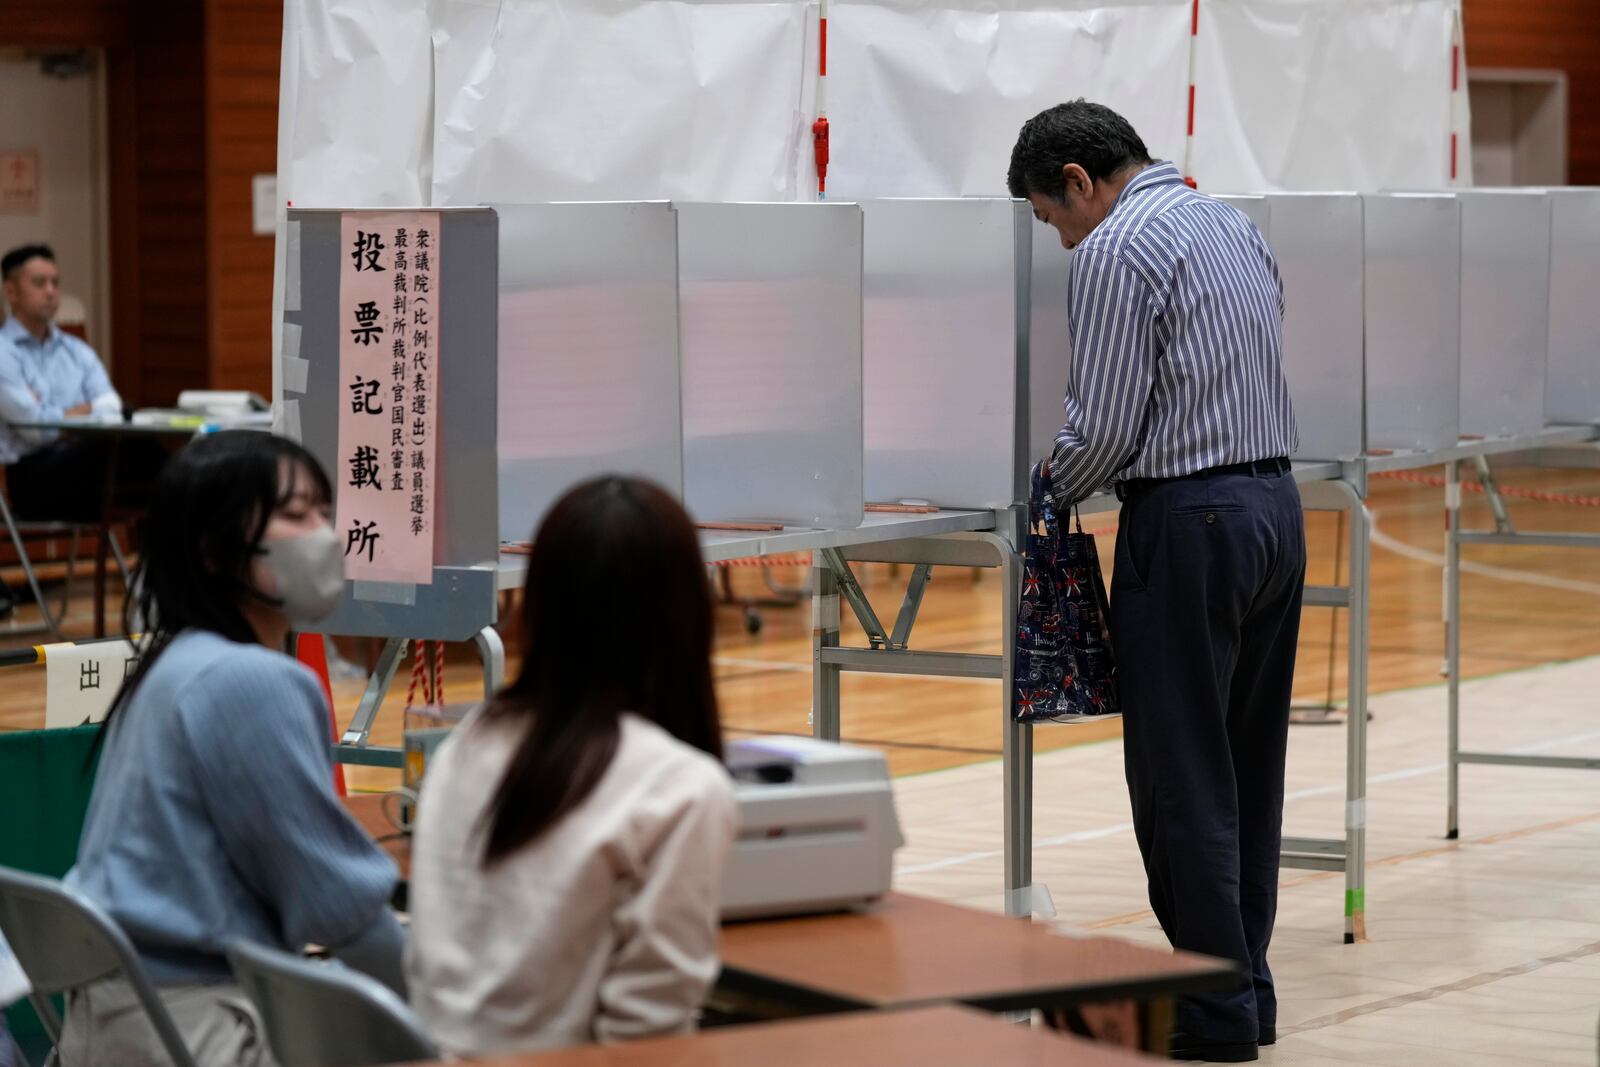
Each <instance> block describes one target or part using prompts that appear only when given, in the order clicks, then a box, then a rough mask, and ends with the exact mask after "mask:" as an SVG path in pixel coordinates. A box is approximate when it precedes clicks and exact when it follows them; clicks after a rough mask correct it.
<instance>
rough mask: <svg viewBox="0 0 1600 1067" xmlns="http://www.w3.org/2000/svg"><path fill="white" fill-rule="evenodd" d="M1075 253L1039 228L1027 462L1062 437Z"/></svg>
mask: <svg viewBox="0 0 1600 1067" xmlns="http://www.w3.org/2000/svg"><path fill="white" fill-rule="evenodd" d="M1071 275H1072V253H1071V252H1069V251H1067V250H1066V249H1065V248H1063V247H1062V246H1061V236H1060V234H1058V233H1057V232H1056V231H1055V229H1054V228H1052V227H1050V226H1045V225H1043V224H1035V225H1034V228H1033V267H1032V271H1031V277H1030V278H1029V286H1028V288H1029V291H1030V296H1029V299H1028V462H1029V464H1030V466H1031V465H1032V464H1033V463H1036V462H1038V461H1039V460H1041V459H1044V458H1045V457H1046V456H1048V455H1049V454H1050V452H1051V450H1052V449H1053V448H1054V447H1055V442H1056V434H1057V433H1059V432H1060V431H1061V421H1062V419H1063V417H1064V414H1063V407H1062V405H1063V403H1064V402H1065V400H1066V398H1067V383H1068V382H1069V381H1070V380H1071V377H1072V329H1071V327H1070V326H1069V325H1068V323H1067V282H1068V280H1069V279H1070V277H1071Z"/></svg>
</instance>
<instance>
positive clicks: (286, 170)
mask: <svg viewBox="0 0 1600 1067" xmlns="http://www.w3.org/2000/svg"><path fill="white" fill-rule="evenodd" d="M282 70H283V73H282V84H281V88H280V98H279V102H278V196H279V199H280V200H286V201H290V202H292V203H293V204H294V205H295V206H296V207H348V206H361V207H408V206H413V205H418V204H427V203H428V202H429V200H428V186H429V181H430V169H431V161H432V155H433V148H432V146H433V45H432V42H431V41H430V40H429V19H428V8H427V5H426V4H419V3H416V2H415V0H286V2H285V4H284V9H283V68H282Z"/></svg>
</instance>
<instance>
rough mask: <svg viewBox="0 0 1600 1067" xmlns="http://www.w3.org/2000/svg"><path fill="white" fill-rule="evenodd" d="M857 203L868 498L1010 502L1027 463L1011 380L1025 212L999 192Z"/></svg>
mask: <svg viewBox="0 0 1600 1067" xmlns="http://www.w3.org/2000/svg"><path fill="white" fill-rule="evenodd" d="M861 209H862V212H863V214H864V224H865V227H866V230H865V242H866V243H865V268H864V271H863V278H862V293H863V299H864V307H863V319H862V382H863V398H864V407H865V412H864V416H865V423H864V442H865V451H866V455H865V467H864V480H865V485H866V495H867V499H868V500H872V501H879V502H894V501H901V500H911V501H923V502H927V503H932V504H938V505H940V506H941V507H948V508H977V509H982V508H1000V507H1007V506H1009V505H1010V504H1013V503H1015V502H1016V501H1017V500H1018V499H1020V498H1019V496H1018V495H1017V494H1018V492H1019V491H1020V489H1021V478H1022V476H1023V472H1025V470H1026V456H1025V455H1024V453H1025V452H1026V448H1027V436H1026V434H1027V404H1026V403H1025V402H1021V403H1019V397H1018V388H1019V386H1025V385H1026V364H1025V363H1024V362H1023V361H1024V360H1025V359H1026V358H1027V344H1026V342H1027V332H1026V331H1027V321H1026V315H1027V306H1028V304H1027V300H1028V292H1027V285H1028V269H1029V259H1028V257H1029V243H1030V242H1029V236H1030V235H1029V231H1028V227H1029V226H1030V225H1031V224H1032V223H1033V213H1032V211H1031V209H1030V208H1029V207H1028V205H1027V204H1026V203H1025V202H1022V201H1016V200H1002V199H963V200H954V199H950V200H869V201H865V202H863V203H862V205H861ZM1019 316H1022V317H1021V318H1020V319H1019ZM1019 327H1020V329H1019ZM1019 370H1020V371H1021V372H1022V373H1021V374H1019V373H1018V372H1019ZM1023 399H1024V400H1025V397H1024V398H1023Z"/></svg>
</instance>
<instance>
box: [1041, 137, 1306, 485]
mask: <svg viewBox="0 0 1600 1067" xmlns="http://www.w3.org/2000/svg"><path fill="white" fill-rule="evenodd" d="M1066 295H1067V322H1068V327H1069V329H1070V331H1071V335H1072V373H1071V378H1070V381H1069V383H1068V386H1067V396H1066V401H1065V404H1064V407H1065V409H1066V412H1065V414H1066V417H1065V421H1064V423H1063V425H1062V427H1061V431H1060V432H1059V433H1058V434H1056V440H1055V447H1054V449H1053V450H1052V451H1051V455H1050V481H1051V485H1052V488H1053V490H1054V492H1055V495H1056V498H1057V499H1058V500H1060V501H1063V502H1067V503H1075V502H1077V501H1079V500H1081V499H1083V498H1084V497H1086V496H1088V495H1089V494H1090V493H1092V492H1094V491H1095V490H1096V489H1099V488H1101V487H1103V486H1105V485H1106V484H1107V483H1108V482H1109V481H1112V480H1126V479H1131V478H1172V477H1177V476H1179V475H1184V474H1193V473H1195V472H1196V471H1202V470H1206V469H1208V468H1211V467H1218V466H1223V465H1226V464H1231V463H1244V462H1248V461H1250V460H1257V459H1272V458H1274V457H1278V456H1288V455H1289V454H1290V453H1291V452H1293V451H1294V449H1295V447H1296V444H1297V438H1296V432H1295V422H1294V408H1293V406H1292V404H1291V403H1290V400H1289V386H1288V383H1287V382H1286V381H1285V379H1284V376H1283V282H1282V281H1281V279H1280V278H1279V277H1278V265H1277V263H1276V262H1275V261H1274V260H1273V258H1272V252H1271V250H1270V249H1268V247H1267V243H1266V241H1265V240H1264V239H1263V238H1262V236H1261V233H1260V231H1259V230H1257V229H1256V228H1255V224H1254V223H1252V222H1251V221H1250V220H1249V219H1248V218H1247V217H1246V216H1245V215H1244V213H1243V212H1241V211H1239V210H1238V209H1237V208H1234V207H1233V206H1231V205H1229V204H1225V203H1223V202H1222V201H1220V200H1215V199H1212V198H1211V197H1208V196H1202V195H1200V194H1199V193H1197V192H1195V191H1193V190H1192V189H1190V188H1189V187H1188V186H1186V185H1185V184H1184V183H1183V178H1182V177H1181V176H1180V175H1179V173H1178V169H1177V168H1176V167H1174V166H1173V165H1172V164H1171V163H1157V164H1155V165H1153V166H1150V167H1146V168H1145V169H1144V170H1142V171H1140V172H1139V173H1138V174H1137V175H1135V176H1134V178H1133V179H1132V180H1131V181H1130V182H1129V183H1128V184H1127V185H1126V186H1125V187H1124V188H1123V190H1122V193H1121V195H1119V196H1118V197H1117V201H1116V203H1115V204H1114V205H1113V206H1112V208H1111V212H1110V214H1109V215H1107V216H1106V218H1105V220H1104V221H1103V222H1101V223H1100V225H1099V226H1097V227H1096V228H1095V229H1094V231H1093V232H1092V233H1090V234H1089V236H1088V237H1086V238H1085V239H1084V240H1083V241H1081V242H1079V244H1078V246H1077V248H1076V249H1075V250H1074V253H1073V257H1072V268H1071V271H1070V274H1069V284H1068V289H1067V294H1066Z"/></svg>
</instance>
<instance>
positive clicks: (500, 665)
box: [472, 626, 506, 700]
mask: <svg viewBox="0 0 1600 1067" xmlns="http://www.w3.org/2000/svg"><path fill="white" fill-rule="evenodd" d="M472 643H473V644H475V645H477V646H478V658H479V659H481V660H482V661H483V699H485V700H492V699H493V698H494V695H495V694H496V693H498V692H500V690H501V689H502V688H504V687H505V684H506V645H505V642H504V641H502V640H500V634H499V631H497V630H496V629H495V628H494V627H493V626H485V627H484V628H483V629H481V630H479V631H478V632H477V633H476V634H474V635H473V637H472Z"/></svg>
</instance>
